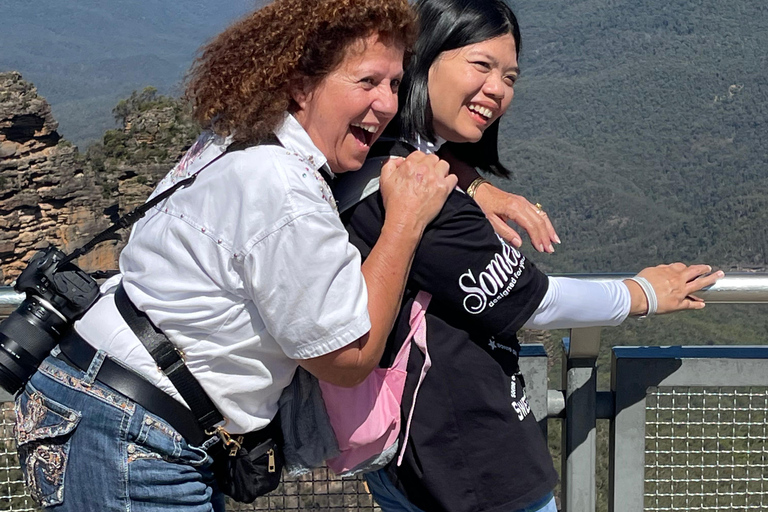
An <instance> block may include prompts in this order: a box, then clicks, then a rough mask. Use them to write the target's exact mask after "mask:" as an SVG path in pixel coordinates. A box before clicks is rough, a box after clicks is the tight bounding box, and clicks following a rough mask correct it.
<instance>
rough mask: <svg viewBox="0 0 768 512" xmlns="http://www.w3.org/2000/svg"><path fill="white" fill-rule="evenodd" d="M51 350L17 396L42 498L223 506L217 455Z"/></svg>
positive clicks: (73, 509) (23, 444)
mask: <svg viewBox="0 0 768 512" xmlns="http://www.w3.org/2000/svg"><path fill="white" fill-rule="evenodd" d="M102 361H103V352H100V353H99V354H98V355H97V356H96V357H94V360H93V362H92V363H91V367H90V368H89V370H88V372H87V373H85V374H84V373H83V372H81V371H79V370H77V369H75V368H72V367H70V366H69V365H67V364H66V363H64V362H63V361H61V360H59V359H56V358H53V357H48V358H47V359H46V360H45V361H43V364H42V365H41V366H40V369H39V370H38V372H37V373H35V375H34V376H33V377H32V379H31V380H30V381H29V383H28V384H27V386H26V389H25V390H24V391H23V392H22V393H21V394H20V395H19V396H18V397H17V399H16V438H17V439H16V440H17V443H18V449H19V460H20V462H21V467H22V471H23V472H24V477H25V480H26V482H27V486H28V488H29V490H30V493H31V494H32V496H33V498H35V499H36V500H37V501H38V502H39V503H40V504H41V505H43V506H46V507H52V508H53V509H54V510H56V511H61V512H83V511H87V510H100V511H105V512H106V511H114V512H118V511H121V512H124V511H126V510H130V511H132V512H149V511H153V512H154V511H159V510H163V511H173V510H179V511H181V510H184V511H190V512H211V511H216V512H223V511H224V495H223V494H222V493H221V492H219V491H218V490H217V489H216V486H215V483H214V477H213V473H212V471H211V463H212V459H211V457H210V456H209V455H208V454H207V453H206V452H205V451H204V449H203V448H202V447H194V446H189V445H188V444H187V442H186V441H185V440H184V438H183V437H182V436H181V435H180V434H179V433H178V432H176V431H175V430H174V429H173V428H172V427H171V426H170V425H168V423H166V422H165V421H164V420H162V419H161V418H159V417H157V416H155V415H153V414H151V413H149V412H147V411H146V410H145V409H144V408H143V407H141V406H140V405H138V404H137V403H135V402H133V401H131V400H129V399H128V398H126V397H125V396H124V395H122V394H120V393H117V392H116V391H114V390H113V389H112V388H109V387H107V386H104V385H102V384H101V383H99V382H98V381H95V380H94V377H95V375H96V373H97V372H98V370H99V368H100V367H101V363H102Z"/></svg>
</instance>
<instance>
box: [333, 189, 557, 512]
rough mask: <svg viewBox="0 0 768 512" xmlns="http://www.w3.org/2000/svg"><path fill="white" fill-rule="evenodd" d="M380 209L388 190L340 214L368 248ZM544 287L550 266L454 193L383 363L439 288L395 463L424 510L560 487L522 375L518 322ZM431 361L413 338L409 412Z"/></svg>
mask: <svg viewBox="0 0 768 512" xmlns="http://www.w3.org/2000/svg"><path fill="white" fill-rule="evenodd" d="M383 219H384V208H383V204H382V201H381V195H380V194H379V193H376V194H374V195H371V196H369V197H367V198H366V199H364V200H363V201H361V202H360V203H358V204H357V205H355V206H354V207H352V208H351V209H350V210H348V211H346V212H344V214H343V215H342V220H343V221H344V223H345V225H346V226H347V230H348V231H349V233H350V239H351V241H352V243H353V244H354V245H355V246H357V247H358V249H359V250H360V251H361V253H362V255H363V258H365V257H367V256H368V254H369V253H370V249H371V247H373V245H374V244H375V243H376V240H377V239H378V237H379V234H380V231H381V227H382V225H383ZM546 289H547V278H546V276H545V275H544V274H542V273H541V272H540V271H538V270H537V269H536V267H535V266H534V265H533V263H532V262H530V261H529V260H528V259H527V258H525V256H523V255H522V254H520V252H519V251H517V249H515V248H514V247H511V246H509V245H508V244H506V243H505V242H503V241H502V240H501V239H500V238H499V237H498V236H497V235H496V234H495V233H494V231H493V228H492V226H491V225H490V223H489V222H488V221H487V219H486V218H485V215H484V214H483V212H482V211H481V210H480V208H479V207H478V206H477V204H476V203H475V202H474V201H473V200H472V199H471V198H469V197H468V196H467V195H466V194H463V193H461V192H457V191H454V192H453V193H451V195H450V196H449V198H448V200H447V202H446V204H445V206H444V207H443V209H442V210H441V212H440V214H439V215H438V217H437V218H436V219H435V220H434V221H433V222H432V223H431V224H430V225H429V226H428V228H427V230H426V232H425V233H424V236H423V238H422V241H421V243H420V245H419V247H418V250H417V251H416V254H415V257H414V261H413V265H412V268H411V273H410V276H409V279H408V283H407V286H406V294H405V298H404V300H403V306H402V308H401V311H400V314H399V316H398V318H397V321H396V324H395V328H394V329H393V334H392V335H391V336H390V339H389V341H388V344H387V349H386V351H385V354H384V357H383V358H382V366H389V365H391V363H392V362H393V359H394V356H395V354H396V353H397V350H398V349H399V347H400V346H401V345H402V343H403V340H404V339H405V338H406V336H407V334H408V331H409V326H408V320H409V314H410V309H411V305H412V303H413V299H414V297H415V296H416V293H418V291H419V290H424V291H427V292H429V293H431V294H432V301H431V302H430V305H429V308H428V309H427V316H426V318H427V342H428V350H429V353H430V357H431V359H432V367H431V369H430V370H429V373H428V374H427V376H426V378H425V380H424V382H423V384H422V386H421V389H420V390H419V395H418V399H417V403H416V407H415V410H414V415H413V421H412V424H411V432H410V439H409V441H408V447H407V449H406V454H405V458H404V460H403V464H402V465H401V466H400V467H396V465H395V464H394V462H393V463H392V464H390V466H389V467H388V472H389V474H390V477H391V478H392V480H393V481H394V483H395V485H397V486H398V488H400V489H401V490H402V491H403V492H404V493H405V495H406V496H407V497H408V499H409V500H410V501H411V502H412V503H413V504H414V505H416V506H417V507H419V508H421V509H422V510H425V511H428V512H436V511H446V512H491V511H502V510H503V511H509V510H514V509H517V508H522V507H525V506H526V505H528V504H530V503H532V502H534V501H535V500H537V499H539V498H541V497H543V496H544V495H545V494H546V493H548V492H550V491H551V490H552V489H553V488H554V486H555V483H556V482H557V473H556V472H555V469H554V467H553V465H552V459H551V457H550V455H549V451H548V449H547V445H546V440H545V439H544V436H543V435H542V432H541V430H540V429H539V427H538V424H537V423H536V420H535V419H534V417H533V415H532V414H530V407H529V406H528V402H527V399H526V398H525V395H524V390H523V387H522V382H521V379H520V378H519V377H518V376H516V375H515V374H516V373H518V364H517V363H518V354H519V349H520V345H519V342H518V340H517V337H516V332H517V331H518V330H519V329H520V328H521V327H522V325H523V324H524V323H525V321H526V320H527V319H528V318H529V317H530V315H531V314H532V313H533V311H535V309H536V307H537V306H538V305H539V303H540V302H541V299H542V297H543V296H544V294H545V293H546ZM423 361H424V358H423V356H422V354H421V352H419V350H418V349H416V348H415V347H414V348H412V349H411V354H410V360H409V364H408V380H407V383H406V391H405V394H404V396H403V409H402V410H403V413H404V415H407V413H408V411H409V410H410V407H411V405H412V404H411V401H412V395H413V390H414V388H415V385H416V380H417V379H418V375H419V371H420V369H421V365H422V363H423ZM402 435H404V432H401V436H402ZM401 442H402V439H401Z"/></svg>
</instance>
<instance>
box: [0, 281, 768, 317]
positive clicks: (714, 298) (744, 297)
mask: <svg viewBox="0 0 768 512" xmlns="http://www.w3.org/2000/svg"><path fill="white" fill-rule="evenodd" d="M553 275H558V276H561V277H571V278H574V279H583V280H585V281H611V280H616V279H627V278H630V277H632V276H634V275H635V274H630V273H600V274H553ZM697 295H698V296H699V297H701V298H702V299H704V300H705V301H707V302H709V303H711V304H768V273H764V272H729V273H727V274H726V275H725V277H724V278H722V279H720V280H719V281H718V282H716V283H715V284H714V285H712V286H710V287H709V288H707V289H706V290H702V291H701V292H699V293H697ZM23 299H24V295H23V294H19V293H16V292H15V291H14V290H13V288H12V287H10V286H0V315H2V314H3V313H2V312H3V311H4V310H5V309H7V308H9V309H11V310H12V309H13V308H15V307H17V306H18V305H19V304H21V301H22V300H23Z"/></svg>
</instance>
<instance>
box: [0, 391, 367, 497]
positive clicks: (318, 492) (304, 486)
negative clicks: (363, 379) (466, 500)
mask: <svg viewBox="0 0 768 512" xmlns="http://www.w3.org/2000/svg"><path fill="white" fill-rule="evenodd" d="M0 404H1V405H0V411H1V412H2V416H1V417H0V443H2V446H1V447H0V498H1V499H0V511H3V512H5V511H13V512H33V511H34V512H37V511H39V510H40V509H38V508H37V507H36V505H35V502H34V501H33V500H32V498H30V497H29V494H28V493H27V491H26V489H25V487H24V479H23V476H22V474H21V469H20V468H19V461H18V458H17V456H16V444H15V441H14V435H13V424H14V412H13V404H12V403H10V402H2V403H0ZM294 510H295V511H302V510H303V511H310V510H314V511H319V510H322V511H328V512H380V509H379V507H377V506H376V504H375V502H374V501H373V498H372V497H371V495H370V493H369V492H368V489H367V488H366V486H365V482H364V481H363V479H362V478H344V479H342V478H338V477H337V476H335V475H334V474H333V473H332V472H331V471H330V470H328V469H326V468H321V469H316V470H315V471H313V472H311V473H307V474H305V475H302V476H300V477H297V478H291V477H285V476H284V477H283V482H282V483H281V484H280V486H279V487H278V488H277V489H276V490H275V491H273V492H272V493H270V494H268V495H267V496H263V497H261V498H258V499H257V500H256V501H255V502H253V503H251V504H247V505H246V504H243V503H236V502H234V501H231V500H230V501H228V502H227V512H261V511H270V512H282V511H294Z"/></svg>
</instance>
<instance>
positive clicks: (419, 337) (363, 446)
mask: <svg viewBox="0 0 768 512" xmlns="http://www.w3.org/2000/svg"><path fill="white" fill-rule="evenodd" d="M431 298H432V295H430V294H429V293H427V292H424V291H421V292H419V293H418V294H417V295H416V299H415V300H414V302H413V306H412V307H411V316H410V326H411V329H410V332H409V333H408V337H407V338H406V339H405V342H404V343H403V346H402V347H401V348H400V351H399V352H398V353H397V356H396V357H395V362H394V364H393V365H392V367H391V368H376V369H375V370H373V372H371V374H370V375H369V376H368V377H367V378H366V379H365V380H364V381H363V382H361V383H360V384H358V385H357V386H355V387H353V388H343V387H340V386H335V385H333V384H329V383H327V382H323V381H319V382H320V389H321V391H322V394H323V401H324V402H325V408H326V410H327V411H328V417H329V419H330V422H331V427H332V428H333V431H334V433H335V434H336V440H337V441H338V444H339V451H340V452H341V453H340V454H339V455H338V456H337V457H334V458H332V459H328V460H327V461H326V462H327V464H328V467H330V468H331V470H333V472H334V473H336V474H345V473H355V472H361V471H365V467H362V468H361V467H360V466H361V465H363V466H365V464H366V463H367V462H368V461H370V460H371V459H372V458H374V457H376V456H377V455H379V454H382V453H384V452H385V451H387V450H388V449H390V448H391V447H392V446H393V445H394V444H395V443H396V442H397V438H398V435H399V434H400V424H401V420H400V404H401V403H402V399H403V391H404V389H405V378H406V375H407V372H406V369H407V367H408V356H409V355H410V351H411V350H410V349H411V342H413V343H415V344H416V346H417V347H419V350H421V351H422V353H423V354H424V365H423V366H422V368H421V374H420V375H419V381H418V384H417V385H416V390H415V391H414V393H413V402H412V404H413V405H411V410H410V412H409V414H408V420H407V421H406V428H405V438H404V441H403V445H402V446H401V447H400V449H399V456H398V460H397V464H398V466H399V465H400V464H401V462H402V460H403V454H404V453H405V447H406V445H407V443H408V435H409V432H410V428H411V419H412V417H413V408H414V405H415V404H416V396H417V395H418V392H419V388H420V387H421V383H422V381H423V380H424V376H425V375H426V374H427V371H428V370H429V367H430V366H431V365H432V362H431V360H430V358H429V352H427V322H426V318H425V313H426V310H427V306H428V305H429V301H430V299H431ZM379 462H381V461H379ZM379 467H380V466H379ZM371 469H375V468H371Z"/></svg>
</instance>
